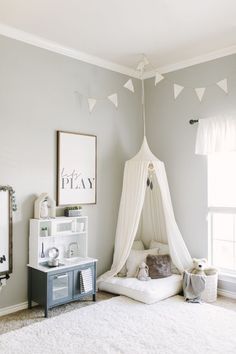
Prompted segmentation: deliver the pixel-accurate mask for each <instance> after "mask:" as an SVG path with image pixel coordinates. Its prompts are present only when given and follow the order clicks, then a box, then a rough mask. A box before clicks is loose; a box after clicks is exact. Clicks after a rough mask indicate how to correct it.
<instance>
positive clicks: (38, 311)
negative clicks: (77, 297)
mask: <svg viewBox="0 0 236 354" xmlns="http://www.w3.org/2000/svg"><path fill="white" fill-rule="evenodd" d="M113 296H115V295H112V294H109V293H105V292H101V291H99V292H98V293H97V301H96V302H100V301H104V300H108V299H110V298H111V297H113ZM96 302H93V301H91V296H90V297H89V298H88V299H84V300H81V301H75V302H71V303H69V304H65V305H62V306H57V307H55V308H53V309H51V310H49V312H48V317H54V316H58V315H61V314H62V313H66V312H69V311H73V310H76V309H79V308H82V307H85V306H89V305H93V304H95V303H96ZM44 320H46V319H45V317H44V309H43V307H41V306H35V307H33V308H32V309H30V310H28V309H27V310H22V311H18V312H15V313H12V314H10V315H6V316H2V317H0V334H3V333H7V332H10V331H13V330H15V329H18V328H21V327H25V326H29V325H31V324H32V323H36V322H40V321H44Z"/></svg>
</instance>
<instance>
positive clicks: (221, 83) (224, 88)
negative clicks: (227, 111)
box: [216, 79, 228, 93]
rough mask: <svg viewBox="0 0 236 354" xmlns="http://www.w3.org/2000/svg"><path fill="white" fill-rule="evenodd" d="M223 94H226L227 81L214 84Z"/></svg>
mask: <svg viewBox="0 0 236 354" xmlns="http://www.w3.org/2000/svg"><path fill="white" fill-rule="evenodd" d="M216 85H218V86H219V87H220V88H221V89H222V90H223V91H224V92H225V93H228V81H227V79H223V80H220V81H218V82H217V83H216Z"/></svg>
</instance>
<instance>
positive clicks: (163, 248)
mask: <svg viewBox="0 0 236 354" xmlns="http://www.w3.org/2000/svg"><path fill="white" fill-rule="evenodd" d="M149 248H151V249H152V248H159V254H161V255H163V254H170V250H169V245H168V244H167V243H162V242H158V241H154V240H152V241H151V242H150V246H149Z"/></svg>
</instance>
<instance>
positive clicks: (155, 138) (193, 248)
mask: <svg viewBox="0 0 236 354" xmlns="http://www.w3.org/2000/svg"><path fill="white" fill-rule="evenodd" d="M235 63H236V56H235V55H232V56H228V57H225V58H221V59H218V60H214V61H210V62H207V63H204V64H199V65H195V66H192V67H189V68H186V69H183V70H178V71H176V72H172V73H169V74H166V75H165V77H166V80H163V81H161V82H160V83H159V84H158V85H157V86H156V87H155V86H154V79H148V80H146V81H145V90H146V91H145V92H146V112H147V114H146V115H147V137H148V140H149V144H150V148H151V149H152V151H153V153H155V154H156V155H157V157H159V158H160V159H161V160H163V161H164V162H165V166H166V171H167V176H168V180H169V186H170V191H171V196H172V202H173V206H174V211H175V216H176V219H177V222H178V225H179V228H180V230H181V232H182V235H183V237H184V240H185V241H186V244H187V246H188V248H189V250H190V252H191V255H192V256H194V257H207V250H208V240H207V220H206V218H207V161H206V157H202V156H197V155H195V154H194V148H195V139H196V131H197V125H194V126H191V125H190V124H189V123H188V121H189V119H190V118H192V117H194V118H195V119H196V118H205V117H209V116H215V115H217V114H235V113H236V105H235V102H236V65H235ZM225 77H228V87H229V94H228V95H225V93H224V92H223V91H222V90H221V89H219V87H217V86H216V85H214V86H210V87H208V88H207V90H206V92H205V95H204V97H203V100H202V102H201V103H199V100H198V98H197V96H196V93H195V92H194V91H193V90H191V89H190V88H189V89H185V90H183V91H182V93H181V94H180V95H179V97H178V98H177V100H174V97H173V83H174V82H176V83H178V84H180V85H182V86H192V87H204V86H207V85H209V84H211V83H214V82H217V81H219V80H222V79H224V78H225ZM235 291H236V289H235Z"/></svg>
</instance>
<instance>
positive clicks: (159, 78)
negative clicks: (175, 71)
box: [155, 72, 164, 86]
mask: <svg viewBox="0 0 236 354" xmlns="http://www.w3.org/2000/svg"><path fill="white" fill-rule="evenodd" d="M163 79H164V76H163V75H161V74H160V73H159V72H156V75H155V86H156V85H157V84H158V83H159V82H160V81H161V80H163Z"/></svg>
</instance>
